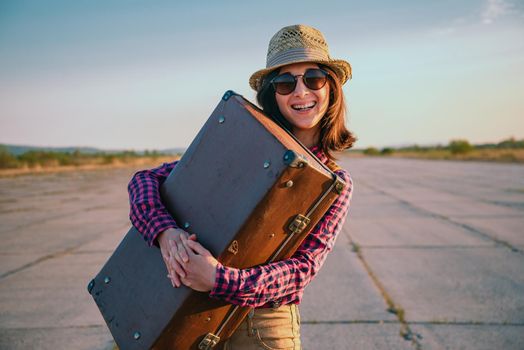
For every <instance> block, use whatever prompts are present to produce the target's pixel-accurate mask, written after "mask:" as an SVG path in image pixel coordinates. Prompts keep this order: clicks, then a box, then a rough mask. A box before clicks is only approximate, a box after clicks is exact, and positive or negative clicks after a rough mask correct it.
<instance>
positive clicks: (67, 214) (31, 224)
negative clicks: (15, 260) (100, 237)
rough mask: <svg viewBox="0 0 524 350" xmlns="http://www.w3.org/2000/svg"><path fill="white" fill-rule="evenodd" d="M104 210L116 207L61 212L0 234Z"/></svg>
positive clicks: (95, 207) (104, 206) (106, 206)
mask: <svg viewBox="0 0 524 350" xmlns="http://www.w3.org/2000/svg"><path fill="white" fill-rule="evenodd" d="M104 208H114V206H112V205H97V206H92V207H87V208H83V209H81V210H73V211H70V212H65V213H64V212H61V213H60V214H59V215H54V216H49V217H47V218H45V219H39V220H35V221H31V222H26V223H24V224H21V225H18V226H15V227H12V228H9V229H7V230H6V231H0V234H5V233H11V232H13V231H17V230H20V229H22V228H27V227H31V226H34V225H39V224H43V223H46V222H50V221H53V220H56V219H63V218H68V217H71V216H75V215H77V214H83V213H86V212H88V211H92V210H98V209H104Z"/></svg>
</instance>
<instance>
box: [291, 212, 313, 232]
mask: <svg viewBox="0 0 524 350" xmlns="http://www.w3.org/2000/svg"><path fill="white" fill-rule="evenodd" d="M310 221H311V219H310V218H308V217H307V216H304V215H302V214H297V216H295V218H294V219H293V222H291V224H290V225H289V229H290V230H291V232H292V233H300V232H302V231H303V230H304V229H305V228H306V226H307V225H308V224H309V222H310Z"/></svg>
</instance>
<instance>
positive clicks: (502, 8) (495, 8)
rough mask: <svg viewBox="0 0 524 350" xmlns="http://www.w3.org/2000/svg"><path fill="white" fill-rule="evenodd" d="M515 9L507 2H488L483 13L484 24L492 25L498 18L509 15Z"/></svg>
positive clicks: (489, 0) (491, 0) (495, 0)
mask: <svg viewBox="0 0 524 350" xmlns="http://www.w3.org/2000/svg"><path fill="white" fill-rule="evenodd" d="M512 9H513V5H512V4H510V3H509V2H507V1H505V0H487V1H486V5H485V6H484V10H483V11H482V15H481V18H482V23H484V24H491V23H493V22H494V21H495V20H496V19H497V18H499V17H502V16H504V15H505V14H508V13H510V12H511V10H512Z"/></svg>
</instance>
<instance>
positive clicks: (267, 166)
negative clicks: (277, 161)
mask: <svg viewBox="0 0 524 350" xmlns="http://www.w3.org/2000/svg"><path fill="white" fill-rule="evenodd" d="M270 165H271V163H270V162H269V160H266V161H265V162H264V169H267V168H269V166H270Z"/></svg>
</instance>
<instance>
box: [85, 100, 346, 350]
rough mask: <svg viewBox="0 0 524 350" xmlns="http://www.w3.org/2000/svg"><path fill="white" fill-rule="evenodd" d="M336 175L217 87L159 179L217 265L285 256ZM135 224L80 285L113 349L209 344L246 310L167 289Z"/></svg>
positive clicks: (321, 206) (314, 217)
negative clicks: (211, 103)
mask: <svg viewBox="0 0 524 350" xmlns="http://www.w3.org/2000/svg"><path fill="white" fill-rule="evenodd" d="M344 186H345V183H344V182H343V180H342V179H340V178H339V177H338V176H337V175H336V174H335V173H334V172H333V171H332V169H330V168H328V167H326V166H325V165H324V164H322V163H321V162H320V161H319V160H318V159H317V158H316V157H315V156H314V155H313V154H311V152H310V151H309V150H308V149H307V148H306V147H304V146H303V145H302V144H300V142H298V140H296V139H295V138H294V136H293V135H291V134H290V133H288V132H287V131H285V130H284V129H283V128H281V127H280V126H279V125H277V124H276V123H275V122H274V121H273V120H271V119H270V118H268V117H266V116H265V115H264V114H263V113H262V112H261V110H260V109H258V108H257V107H256V106H254V105H253V104H251V103H250V102H248V101H247V100H245V99H244V98H243V97H242V96H240V95H237V94H235V93H233V92H232V91H227V92H226V93H225V94H224V96H223V97H222V101H221V102H220V103H219V105H218V106H217V107H216V109H215V110H214V112H213V113H212V115H211V116H210V118H209V119H208V120H207V122H206V123H205V125H204V126H203V127H202V129H201V130H200V132H199V133H198V135H197V136H196V138H195V139H194V140H193V142H192V143H191V145H190V147H189V148H188V149H187V151H186V152H185V153H184V155H183V157H182V158H181V160H180V162H179V163H178V164H177V166H176V167H175V168H174V169H173V171H172V173H171V174H170V175H169V176H168V178H167V179H166V181H165V182H164V184H163V185H162V186H161V195H162V199H163V202H164V204H165V205H166V207H167V208H168V210H169V212H170V213H171V215H172V216H173V217H174V219H175V220H176V221H177V223H178V224H179V225H180V226H181V227H183V228H184V229H185V230H186V231H187V232H189V233H196V234H197V237H198V240H199V242H200V243H202V245H203V246H204V247H206V248H207V249H209V250H210V251H211V253H213V255H214V256H215V257H217V259H218V260H219V261H220V262H221V263H222V264H224V265H226V266H232V267H237V268H247V267H252V266H256V265H259V264H264V263H267V262H271V261H275V260H280V259H283V258H287V257H290V256H291V255H292V254H293V253H294V252H295V251H296V249H297V248H298V247H299V245H300V243H301V242H302V240H303V239H304V237H305V236H306V235H307V233H308V232H309V231H311V229H312V228H313V227H314V225H316V223H317V222H318V221H319V220H320V218H321V217H322V216H323V214H324V213H325V212H326V211H327V209H328V208H329V207H330V206H331V204H332V203H333V202H334V200H335V199H336V197H337V196H338V195H339V194H340V192H341V191H342V190H343V188H344ZM166 274H167V271H166V267H165V265H164V262H163V260H162V257H161V254H160V250H159V249H158V248H157V247H152V248H150V247H148V246H147V244H146V243H145V241H144V240H143V238H142V236H141V235H140V234H139V233H138V232H137V231H136V229H135V228H131V230H130V231H129V232H128V233H127V234H126V236H125V238H124V239H123V241H122V242H121V243H120V245H119V246H118V248H117V249H116V251H115V252H114V253H113V255H112V256H111V257H110V259H109V260H108V261H107V263H106V264H105V266H104V267H103V268H102V270H101V271H100V273H99V274H98V275H97V276H96V277H95V278H94V279H93V280H92V281H91V282H90V283H89V285H88V291H89V293H90V294H91V295H92V296H93V298H94V300H95V302H96V304H97V305H98V307H99V309H100V312H101V313H102V315H103V317H104V319H105V321H106V323H107V325H108V327H109V330H110V331H111V333H112V335H113V337H114V338H115V341H116V343H117V345H118V346H119V347H120V348H121V349H123V350H124V349H148V348H153V349H180V350H183V349H211V348H213V347H215V346H216V345H217V344H218V343H219V342H222V341H224V340H226V339H227V338H228V337H229V336H231V334H232V333H233V331H234V330H235V329H236V328H237V327H238V325H239V324H240V323H241V322H242V320H243V319H244V317H245V316H246V315H247V313H248V312H249V308H246V307H238V306H234V305H231V304H227V303H225V302H222V301H219V300H216V299H211V298H210V297H209V295H208V293H201V292H195V291H193V290H192V289H190V288H187V287H185V286H183V287H180V288H173V287H172V285H171V282H170V281H169V280H168V279H167V278H166Z"/></svg>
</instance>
